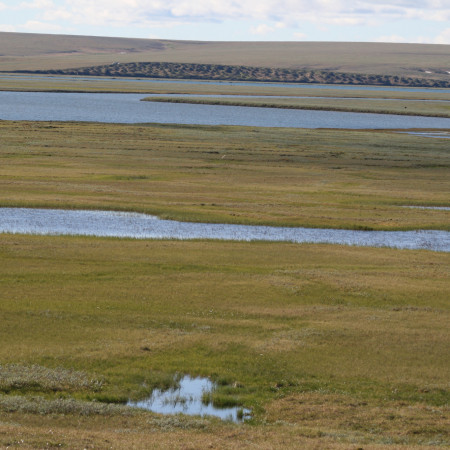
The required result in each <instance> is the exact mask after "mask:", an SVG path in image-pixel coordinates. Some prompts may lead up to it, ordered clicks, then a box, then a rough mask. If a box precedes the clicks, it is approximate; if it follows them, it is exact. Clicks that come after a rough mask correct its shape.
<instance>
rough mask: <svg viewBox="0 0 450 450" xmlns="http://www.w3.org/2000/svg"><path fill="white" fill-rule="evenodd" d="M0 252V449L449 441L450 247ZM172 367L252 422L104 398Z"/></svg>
mask: <svg viewBox="0 0 450 450" xmlns="http://www.w3.org/2000/svg"><path fill="white" fill-rule="evenodd" d="M0 258H1V260H2V267H1V269H0V280H1V281H0V282H1V290H0V299H1V302H0V305H1V315H2V327H1V329H0V339H1V342H2V346H1V347H0V361H1V367H0V390H1V392H2V395H0V411H1V412H0V418H1V422H0V443H1V445H5V446H6V445H7V444H8V443H10V442H11V436H15V435H18V433H19V432H20V433H21V434H20V435H21V438H22V439H24V437H25V440H27V441H28V442H30V441H31V440H32V439H34V442H36V441H37V440H38V439H48V438H49V432H48V430H49V428H51V429H52V430H53V432H54V437H53V438H52V441H51V442H57V443H63V444H65V445H66V446H72V445H73V446H79V445H81V443H82V442H91V443H95V444H96V446H106V444H105V441H102V439H105V436H106V435H108V434H109V435H110V437H111V436H116V435H118V436H120V437H119V438H118V439H119V441H117V442H119V443H120V442H124V443H128V445H130V444H134V445H138V446H140V448H143V447H144V446H145V445H144V442H145V439H148V438H149V436H153V438H154V439H156V441H155V442H156V443H157V444H156V445H159V446H161V447H163V445H164V442H166V439H169V436H167V437H164V432H167V431H171V433H169V434H170V435H171V438H174V439H180V441H179V445H177V446H179V447H181V446H182V445H181V444H182V443H184V444H185V445H186V444H187V443H189V442H197V445H199V443H200V442H202V443H205V442H207V443H209V442H210V441H211V442H213V443H214V445H216V446H221V447H230V448H232V447H234V446H237V445H239V444H242V437H244V438H245V439H248V443H247V445H250V444H254V445H258V443H259V445H261V446H263V447H264V446H266V448H273V447H275V446H277V445H278V446H279V445H281V446H285V447H292V448H295V447H296V446H297V447H298V445H299V443H302V445H304V446H310V447H313V446H314V445H316V446H317V445H319V446H328V445H329V446H333V445H335V446H336V448H339V446H340V445H341V446H344V447H345V446H347V448H348V445H350V444H355V443H358V444H360V445H362V444H364V446H366V444H368V445H370V444H395V445H419V444H429V445H438V444H441V445H445V444H448V443H449V441H448V439H449V437H448V428H447V427H446V419H445V417H446V416H445V415H446V413H447V412H446V405H447V403H448V367H449V364H448V363H449V361H448V352H447V351H446V350H447V348H448V343H449V342H448V333H447V323H448V301H447V293H448V291H447V288H448V282H447V280H448V258H449V257H448V255H447V254H440V253H434V252H428V251H397V250H388V249H361V248H350V247H341V246H330V245H293V244H270V243H252V244H250V243H226V242H177V241H134V240H119V239H96V238H77V237H32V236H13V235H3V236H2V238H1V241H0ZM18 324H20V326H19V325H18ZM175 373H189V374H191V375H203V376H209V377H211V378H212V379H214V380H216V381H218V382H219V383H220V388H219V392H218V394H220V396H221V397H222V398H224V399H228V400H229V401H231V400H232V401H234V402H239V403H241V404H243V405H245V406H246V407H249V408H251V409H252V411H253V417H254V418H253V420H252V422H253V425H243V426H237V425H227V424H220V423H219V422H217V421H215V420H200V421H199V419H181V418H161V419H159V418H157V416H154V415H152V414H150V413H133V412H130V411H127V410H123V409H121V407H119V406H117V407H113V406H105V405H102V403H101V402H102V401H106V400H107V401H110V402H111V401H123V400H125V399H127V398H139V397H142V396H145V395H148V393H149V392H150V390H151V388H152V387H154V386H164V385H167V383H168V382H170V377H171V376H172V375H173V374H175ZM5 374H6V375H5ZM5 394H6V395H5ZM73 399H74V400H73ZM94 399H96V400H97V403H94V404H92V403H90V401H92V400H94ZM50 418H51V420H50ZM86 418H90V419H89V421H87V419H86ZM13 423H14V424H15V427H16V428H11V427H12V424H13ZM50 423H51V427H50ZM76 424H79V425H78V426H79V427H80V428H82V431H80V433H79V434H78V435H75V433H74V432H73V428H74V426H75V425H76ZM124 428H126V429H128V430H129V431H131V433H130V432H129V433H127V435H124V434H121V433H120V430H121V429H124ZM153 433H155V434H153ZM172 433H173V435H172ZM262 436H264V439H262ZM280 439H281V441H280ZM110 442H111V445H113V446H116V447H117V446H120V445H122V444H118V443H117V442H114V441H111V439H110Z"/></svg>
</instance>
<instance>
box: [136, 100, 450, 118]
mask: <svg viewBox="0 0 450 450" xmlns="http://www.w3.org/2000/svg"><path fill="white" fill-rule="evenodd" d="M143 100H145V101H150V102H166V103H191V104H197V105H224V106H248V107H263V108H284V109H304V110H315V111H343V112H360V113H376V114H398V115H407V116H424V117H450V102H448V103H446V102H442V101H436V102H432V101H427V102H423V101H422V102H420V101H407V100H404V101H400V100H396V101H392V100H384V101H383V100H376V101H375V100H373V99H370V100H369V99H340V98H339V99H338V98H308V99H303V98H302V99H301V98H273V99H270V98H269V99H268V98H257V97H255V98H228V97H227V98H220V97H212V98H211V97H208V98H205V97H146V98H144V99H143Z"/></svg>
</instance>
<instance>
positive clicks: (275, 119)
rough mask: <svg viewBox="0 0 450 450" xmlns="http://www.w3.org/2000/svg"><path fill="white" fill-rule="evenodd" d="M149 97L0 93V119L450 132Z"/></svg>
mask: <svg viewBox="0 0 450 450" xmlns="http://www.w3.org/2000/svg"><path fill="white" fill-rule="evenodd" d="M145 97H146V95H145V94H93V93H92V94H86V93H56V92H5V91H0V120H38V121H80V122H104V123H170V124H190V125H241V126H254V127H292V128H349V129H408V128H427V129H429V128H441V129H442V128H445V129H450V119H447V118H440V117H419V116H401V115H393V114H372V113H355V112H340V111H311V110H299V109H283V108H262V107H253V108H247V107H244V106H221V105H195V104H186V103H165V102H141V101H140V100H141V99H142V98H145Z"/></svg>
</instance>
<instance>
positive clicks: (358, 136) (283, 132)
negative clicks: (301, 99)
mask: <svg viewBox="0 0 450 450" xmlns="http://www.w3.org/2000/svg"><path fill="white" fill-rule="evenodd" d="M0 132H1V135H2V147H1V150H0V158H1V165H0V191H1V195H0V205H1V206H39V207H56V208H90V209H93V208H100V209H117V210H128V211H139V212H147V213H152V214H156V215H159V216H161V217H164V218H171V219H177V220H187V221H208V222H226V223H243V224H249V223H252V224H269V225H287V226H311V227H326V228H350V229H387V230H388V229H390V230H395V229H418V228H428V229H448V227H449V225H448V214H449V213H448V211H439V210H421V209H411V208H404V206H405V205H423V206H449V203H448V189H449V184H448V177H447V173H448V165H449V154H448V141H447V140H446V139H431V138H424V137H418V136H410V135H406V134H400V133H396V132H395V131H364V130H360V131H358V130H356V131H351V130H302V129H262V128H251V127H208V126H177V125H120V124H95V123H58V122H53V123H44V122H42V123H33V122H6V121H4V122H0ZM425 149H426V151H424V150H425Z"/></svg>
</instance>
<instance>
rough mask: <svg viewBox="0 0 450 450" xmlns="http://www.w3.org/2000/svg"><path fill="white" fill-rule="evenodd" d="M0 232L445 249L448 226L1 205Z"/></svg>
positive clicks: (449, 246)
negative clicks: (356, 225)
mask: <svg viewBox="0 0 450 450" xmlns="http://www.w3.org/2000/svg"><path fill="white" fill-rule="evenodd" d="M0 233H21V234H40V235H85V236H104V237H107V236H109V237H121V238H135V239H183V240H184V239H220V240H232V241H277V242H280V241H282V242H294V243H305V242H308V243H328V244H344V245H355V246H368V247H391V248H398V249H427V250H434V251H442V252H450V232H446V231H437V230H418V231H360V230H335V229H321V228H299V227H296V228H289V227H269V226H254V225H232V224H213V223H193V222H177V221H174V220H161V219H159V218H158V217H155V216H150V215H146V214H138V213H127V212H113V211H84V210H52V209H33V208H0Z"/></svg>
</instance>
